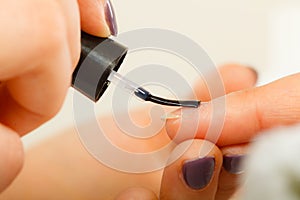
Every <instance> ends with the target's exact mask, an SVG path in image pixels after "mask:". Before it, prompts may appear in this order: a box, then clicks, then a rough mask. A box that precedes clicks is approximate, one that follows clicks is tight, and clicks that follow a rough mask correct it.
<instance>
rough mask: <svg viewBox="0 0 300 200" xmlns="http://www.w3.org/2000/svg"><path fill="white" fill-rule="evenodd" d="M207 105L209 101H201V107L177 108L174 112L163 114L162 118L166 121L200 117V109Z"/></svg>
mask: <svg viewBox="0 0 300 200" xmlns="http://www.w3.org/2000/svg"><path fill="white" fill-rule="evenodd" d="M206 105H208V103H206V102H203V103H201V105H200V107H199V108H182V109H179V110H176V111H174V112H171V113H167V114H164V115H163V116H161V120H164V121H166V120H176V119H179V118H182V119H185V120H188V119H198V118H199V109H202V108H203V107H205V106H206Z"/></svg>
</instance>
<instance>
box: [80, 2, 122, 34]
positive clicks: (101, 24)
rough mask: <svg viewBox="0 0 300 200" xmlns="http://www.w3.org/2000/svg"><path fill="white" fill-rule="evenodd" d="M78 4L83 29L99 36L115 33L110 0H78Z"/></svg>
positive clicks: (115, 28)
mask: <svg viewBox="0 0 300 200" xmlns="http://www.w3.org/2000/svg"><path fill="white" fill-rule="evenodd" d="M78 4H79V9H80V20H81V29H82V30H83V31H85V32H87V33H89V34H92V35H95V36H99V37H108V36H109V35H117V33H118V28H117V22H116V16H115V12H114V9H113V6H112V3H111V1H110V0H78Z"/></svg>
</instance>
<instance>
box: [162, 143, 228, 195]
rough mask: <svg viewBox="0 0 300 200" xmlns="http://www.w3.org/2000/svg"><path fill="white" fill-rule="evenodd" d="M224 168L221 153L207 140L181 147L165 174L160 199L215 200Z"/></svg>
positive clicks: (171, 159) (171, 158)
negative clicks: (219, 178)
mask: <svg viewBox="0 0 300 200" xmlns="http://www.w3.org/2000/svg"><path fill="white" fill-rule="evenodd" d="M187 148H188V149H187ZM182 153H183V155H182V156H181V157H180V158H179V159H177V158H178V156H180V154H182ZM221 166H222V153H221V151H220V150H219V149H218V148H217V147H216V146H215V145H214V144H212V143H210V142H207V141H204V140H189V141H185V142H183V143H181V144H179V145H178V146H177V147H176V148H175V150H173V152H172V154H171V157H170V160H169V165H168V166H167V167H166V168H165V170H164V173H163V178H162V185H161V191H160V199H191V200H192V199H207V200H209V199H214V197H215V194H216V191H217V187H218V176H219V172H220V170H221Z"/></svg>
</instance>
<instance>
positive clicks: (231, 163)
mask: <svg viewBox="0 0 300 200" xmlns="http://www.w3.org/2000/svg"><path fill="white" fill-rule="evenodd" d="M244 159H245V155H225V156H224V157H223V167H224V169H225V170H226V171H228V172H229V173H231V174H241V173H243V172H244V169H243V165H242V163H243V160H244Z"/></svg>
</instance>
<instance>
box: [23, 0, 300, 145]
mask: <svg viewBox="0 0 300 200" xmlns="http://www.w3.org/2000/svg"><path fill="white" fill-rule="evenodd" d="M113 4H114V6H115V11H116V14H117V18H118V25H119V30H120V32H121V33H122V32H126V31H131V30H134V29H138V28H147V27H150V28H161V29H169V30H172V31H176V32H178V33H181V34H183V35H185V36H187V37H189V38H191V39H192V40H194V41H195V42H197V43H198V44H199V45H201V46H202V47H203V48H204V49H205V50H206V51H207V53H208V55H209V56H210V57H211V58H212V59H213V61H214V62H215V63H216V64H217V65H220V64H223V63H227V62H237V63H241V64H246V65H248V66H252V67H253V68H255V69H256V70H257V71H258V73H259V83H258V84H259V85H261V84H265V83H268V82H270V81H273V80H275V79H278V78H280V77H283V76H286V75H288V74H291V73H296V72H299V71H300V2H299V1H290V0H277V1H276V0H227V1H220V0H210V1H204V0H186V1H179V0H152V1H141V0H127V1H122V0H114V1H113ZM144 56H147V55H144ZM144 59H145V58H144V57H143V56H142V55H140V56H139V57H137V56H136V57H134V58H130V59H129V61H128V62H127V63H126V64H125V65H126V66H125V65H124V66H123V67H122V68H123V72H125V71H126V69H128V70H129V69H130V66H129V65H130V64H131V63H132V62H133V63H140V64H141V63H142V62H143V60H144ZM137 60H138V61H137ZM175 60H176V59H174V62H176V63H173V64H172V59H169V61H168V62H170V64H172V65H178V64H179V63H178V61H175ZM124 68H126V69H124ZM291 87H293V86H291ZM73 92H74V91H73V89H70V91H69V93H68V96H67V98H66V101H65V104H64V106H63V108H62V110H61V112H60V113H59V114H58V115H57V116H56V117H55V118H54V119H52V120H51V121H50V122H48V123H46V124H45V125H43V126H42V127H40V128H39V129H37V130H36V131H34V132H33V133H31V134H30V135H28V136H25V137H24V138H23V140H24V142H25V147H27V146H30V145H31V144H33V143H35V142H38V141H39V140H41V139H44V138H47V137H51V135H54V134H59V132H60V131H61V130H63V129H65V128H66V127H69V126H71V125H73V124H74V122H73V121H74V119H73V104H72V98H73ZM108 93H111V92H110V91H109V92H108ZM110 101H111V99H110V95H109V94H108V95H106V96H105V98H103V99H101V101H100V102H98V104H97V105H96V107H97V109H96V110H97V114H100V115H101V114H106V113H108V112H110V109H111V108H110V106H108V105H110ZM98 111H99V112H98Z"/></svg>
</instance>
